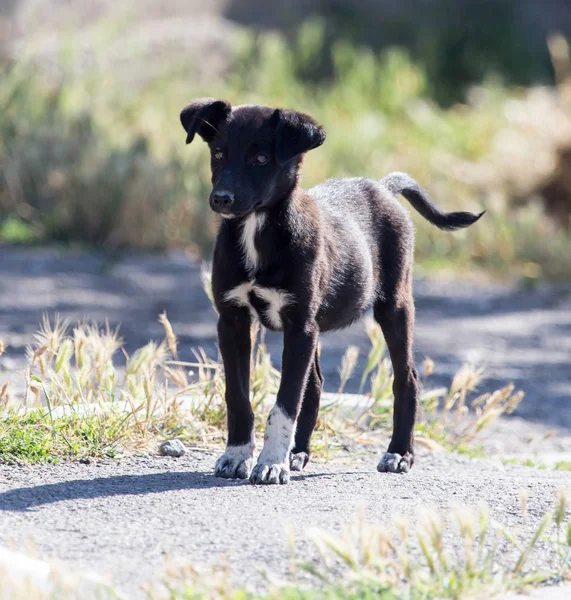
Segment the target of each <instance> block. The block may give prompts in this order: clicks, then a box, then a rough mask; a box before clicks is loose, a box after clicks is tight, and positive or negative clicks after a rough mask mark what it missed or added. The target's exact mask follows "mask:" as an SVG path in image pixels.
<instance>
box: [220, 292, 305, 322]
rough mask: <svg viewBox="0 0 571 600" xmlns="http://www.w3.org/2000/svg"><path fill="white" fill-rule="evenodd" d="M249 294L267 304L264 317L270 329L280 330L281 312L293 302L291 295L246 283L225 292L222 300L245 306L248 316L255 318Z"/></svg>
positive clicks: (255, 314)
mask: <svg viewBox="0 0 571 600" xmlns="http://www.w3.org/2000/svg"><path fill="white" fill-rule="evenodd" d="M250 292H254V294H256V296H258V297H259V298H260V299H261V300H263V301H264V302H266V303H267V304H268V307H267V308H266V309H265V310H264V316H265V317H266V319H267V320H268V321H269V322H270V324H271V325H272V327H273V328H274V329H278V330H280V329H282V327H283V323H282V317H281V311H282V310H283V308H284V307H286V306H288V305H289V304H291V303H292V302H293V301H294V297H293V294H290V293H288V292H284V291H283V290H279V289H277V288H265V287H261V286H259V285H254V284H253V283H252V282H251V281H246V282H245V283H241V284H240V285H238V286H236V287H235V288H233V289H231V290H230V291H229V292H226V294H225V295H224V299H225V300H226V302H232V303H234V304H237V305H238V306H245V307H246V308H248V309H250V314H251V315H252V317H254V318H255V317H256V316H257V313H256V311H255V310H254V307H253V306H252V304H251V303H250V298H249V294H250Z"/></svg>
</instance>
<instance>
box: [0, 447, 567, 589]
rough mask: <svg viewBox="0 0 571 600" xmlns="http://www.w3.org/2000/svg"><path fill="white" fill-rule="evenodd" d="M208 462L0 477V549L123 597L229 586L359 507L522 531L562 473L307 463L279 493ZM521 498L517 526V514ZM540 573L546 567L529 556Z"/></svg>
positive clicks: (141, 463) (74, 467)
mask: <svg viewBox="0 0 571 600" xmlns="http://www.w3.org/2000/svg"><path fill="white" fill-rule="evenodd" d="M215 457H216V453H213V452H206V451H200V450H191V451H189V452H187V454H186V455H185V456H183V457H181V458H179V459H172V458H166V457H158V456H149V457H138V458H132V459H129V460H123V461H121V462H113V463H106V464H102V463H100V464H91V465H80V464H77V463H76V464H66V465H60V466H41V467H40V466H38V467H13V466H11V467H8V466H0V545H1V544H8V545H10V544H12V548H13V549H22V547H23V546H25V545H26V544H28V543H29V542H31V541H33V545H34V546H35V548H36V551H37V554H38V557H39V558H41V559H55V558H57V559H60V560H64V561H66V562H67V563H68V564H69V565H70V566H71V568H73V569H76V568H77V569H89V570H90V571H93V572H96V573H98V574H99V575H102V576H104V577H107V578H109V579H110V580H111V581H112V582H113V583H114V584H115V585H117V586H119V587H120V588H121V589H122V590H124V591H125V592H127V593H128V594H129V595H130V596H132V597H134V598H137V597H142V592H141V591H140V586H141V584H143V583H144V582H147V581H148V580H150V579H153V578H157V577H158V576H159V575H160V573H161V572H162V571H163V570H164V568H165V566H166V565H167V564H168V563H169V562H170V563H171V564H172V562H177V561H181V560H190V561H192V562H193V563H194V564H196V565H205V564H213V563H215V564H228V565H229V567H230V572H231V576H232V578H233V580H234V581H235V582H236V583H238V584H247V585H250V586H258V585H261V584H263V581H264V580H263V577H262V575H261V573H263V572H269V573H271V574H273V575H274V576H280V577H285V576H287V574H288V568H289V565H290V563H291V561H290V558H291V554H290V545H289V539H290V533H289V532H290V531H293V532H294V536H295V540H296V544H295V546H296V555H297V556H299V557H304V558H311V557H312V556H315V550H314V547H313V545H312V544H311V543H310V542H309V540H308V531H309V530H310V529H311V528H312V527H318V528H327V529H329V530H332V531H339V530H341V529H342V528H343V527H344V526H345V525H346V524H347V523H348V522H349V521H351V520H352V519H353V518H354V517H355V516H356V514H357V511H358V510H359V508H360V507H365V510H366V514H367V517H368V519H369V520H370V521H371V522H381V523H382V522H387V521H388V520H389V518H390V516H391V515H392V514H396V513H398V514H403V515H407V516H409V517H411V518H412V519H413V520H415V519H416V518H417V511H418V508H419V507H421V506H432V507H434V508H436V509H437V510H439V511H441V512H443V513H444V514H446V513H447V512H448V511H449V509H450V507H451V506H452V505H454V504H456V503H463V504H464V503H465V504H468V505H472V506H475V505H477V504H478V503H480V502H482V501H483V502H487V503H488V504H489V506H490V508H491V516H492V517H493V518H496V519H497V520H498V521H500V522H502V523H504V524H506V525H509V526H511V527H514V528H520V529H521V530H523V531H526V532H528V533H529V532H530V531H531V530H532V528H533V527H534V526H535V525H536V524H537V522H538V520H539V519H540V517H541V516H542V515H543V514H544V512H545V511H546V510H548V508H549V507H550V505H551V503H552V501H553V498H554V494H555V491H556V490H557V489H558V488H561V487H570V486H571V474H570V473H560V472H552V471H537V472H536V471H533V470H531V469H527V468H523V467H508V468H505V467H502V466H501V465H499V464H495V463H493V462H490V461H480V460H478V461H476V460H468V459H465V458H463V457H455V456H450V455H432V456H424V457H421V459H420V461H419V463H418V465H417V466H415V468H414V469H413V470H412V472H411V473H410V474H409V475H406V476H398V475H388V474H385V475H382V474H379V473H377V471H376V469H375V465H376V460H375V458H376V457H375V456H367V457H362V458H361V459H358V458H356V459H352V460H351V461H350V462H346V463H345V462H343V463H334V464H328V465H324V464H311V463H310V465H309V467H308V470H307V472H306V473H304V474H302V475H293V476H292V481H291V483H290V484H289V485H287V486H269V487H266V486H252V485H250V484H249V483H247V482H234V481H228V480H222V479H216V478H214V477H213V475H212V469H213V465H214V461H215ZM520 489H524V490H526V492H527V494H528V496H529V499H528V517H527V520H524V518H523V517H522V513H521V511H520V509H519V502H520V501H519V491H520ZM539 557H540V563H543V565H544V566H545V565H546V564H548V563H549V560H550V556H549V555H548V554H546V553H544V551H540V553H539Z"/></svg>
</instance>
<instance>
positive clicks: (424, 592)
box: [149, 491, 571, 600]
mask: <svg viewBox="0 0 571 600" xmlns="http://www.w3.org/2000/svg"><path fill="white" fill-rule="evenodd" d="M521 522H522V526H520V527H517V528H510V527H507V526H505V525H503V524H502V523H499V522H498V521H496V520H494V519H493V518H492V517H491V515H490V510H489V508H488V507H487V506H486V505H484V504H482V505H480V506H479V507H477V508H474V507H468V506H464V505H456V506H454V507H453V508H452V510H450V511H449V512H448V513H447V514H444V513H440V512H437V511H435V510H432V509H427V508H425V507H421V508H420V509H419V510H418V514H417V515H416V517H415V518H414V519H413V520H411V519H409V518H408V517H404V516H402V515H393V516H392V517H390V518H389V519H387V521H386V522H385V523H371V522H369V521H367V520H366V518H365V511H364V509H362V510H361V511H360V512H359V513H358V514H357V516H356V518H355V519H354V520H353V521H352V522H351V523H349V524H348V525H347V526H345V527H344V529H343V530H342V531H341V532H335V533H333V532H330V531H323V530H317V529H314V530H310V531H309V537H310V538H311V539H312V541H313V543H314V545H315V549H316V550H317V556H316V557H315V556H313V557H312V558H311V560H308V557H306V556H301V557H300V556H298V555H297V554H296V553H295V539H292V540H291V541H292V543H291V547H292V557H291V561H290V562H291V572H290V576H289V577H288V579H287V580H286V581H285V582H281V583H280V584H279V585H278V586H276V585H275V584H273V585H272V584H271V586H270V591H269V592H266V593H264V594H259V593H254V592H251V591H246V590H237V589H236V588H235V587H234V586H232V584H231V583H230V581H229V573H228V569H227V568H225V567H224V566H221V567H217V568H210V569H199V568H197V567H196V566H194V565H190V564H188V563H183V564H178V565H176V564H175V565H170V567H169V569H168V571H167V573H166V575H165V577H164V580H163V583H162V584H161V585H155V586H153V587H152V588H151V589H152V591H151V592H150V593H149V596H150V597H151V598H153V599H155V600H159V599H164V598H169V599H171V600H190V599H191V598H192V599H194V598H201V599H202V598H204V599H212V600H234V599H238V598H241V599H244V598H251V599H259V600H261V599H262V598H264V599H266V600H268V599H270V598H272V599H278V598H279V599H292V600H293V599H296V600H317V599H323V600H325V599H328V600H338V599H339V600H340V599H341V598H349V599H351V600H357V599H363V598H380V599H384V600H416V599H421V598H426V599H430V598H435V599H436V598H438V599H444V598H450V599H455V600H460V599H468V598H469V599H480V598H482V599H483V598H489V597H490V596H493V595H496V594H500V593H503V592H506V591H507V590H526V589H530V588H531V587H535V586H537V585H540V584H546V583H552V584H556V583H559V582H561V581H562V580H564V579H566V578H567V577H568V576H569V574H570V571H569V560H570V557H571V521H570V520H569V500H568V496H567V494H566V493H565V492H563V491H560V492H559V493H558V495H557V497H556V498H555V501H554V503H553V508H552V510H550V511H549V512H547V513H546V514H544V515H539V516H538V517H536V518H535V519H534V520H533V521H532V520H530V517H529V515H528V513H527V509H526V503H525V494H522V502H521ZM538 546H541V553H542V555H543V564H547V565H549V566H548V567H547V568H546V570H545V571H544V570H542V569H541V568H540V567H538V562H537V558H538V557H536V556H535V550H536V549H537V548H538ZM546 556H547V558H546ZM302 575H303V577H301V576H302ZM308 575H309V577H310V579H309V582H310V583H309V585H308V580H307V576H308ZM300 581H303V582H304V583H303V586H300V584H299V582H300Z"/></svg>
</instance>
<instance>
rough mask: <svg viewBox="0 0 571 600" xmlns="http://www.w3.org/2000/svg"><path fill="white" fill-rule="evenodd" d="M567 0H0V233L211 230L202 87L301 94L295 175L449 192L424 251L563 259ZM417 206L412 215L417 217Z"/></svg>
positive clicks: (554, 275) (422, 227) (180, 237)
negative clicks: (200, 120) (194, 137)
mask: <svg viewBox="0 0 571 600" xmlns="http://www.w3.org/2000/svg"><path fill="white" fill-rule="evenodd" d="M567 38H569V39H571V5H570V3H569V2H568V0H543V1H542V2H536V1H534V0H529V1H523V0H522V1H515V0H407V2H401V1H398V0H292V1H288V2H267V1H266V0H211V1H209V2H203V1H202V2H198V1H196V0H185V1H183V0H163V1H161V2H156V1H153V0H138V1H137V2H136V3H135V2H132V1H124V2H121V1H118V0H115V1H111V0H90V2H89V3H87V2H83V1H81V0H0V241H3V242H18V243H38V242H42V243H43V242H46V241H57V242H64V243H80V244H85V245H89V246H101V247H104V248H106V249H110V250H116V249H121V248H127V247H131V248H139V249H147V250H148V249H152V250H161V249H165V248H169V247H173V246H183V247H186V248H189V249H191V250H192V251H193V252H195V253H196V254H200V253H206V252H208V250H209V249H210V247H211V244H212V240H213V236H214V234H215V229H216V223H215V221H214V219H213V217H212V216H211V215H210V214H209V211H208V207H207V201H206V199H207V196H208V192H209V173H208V154H207V152H206V149H205V147H204V146H203V144H201V143H195V144H193V145H192V146H189V147H186V146H185V144H184V135H183V131H182V129H181V127H180V124H179V121H178V113H179V111H180V109H181V108H182V107H183V106H184V105H185V104H187V103H188V102H190V101H191V100H192V99H193V98H195V97H198V96H204V95H208V96H218V97H222V98H225V99H228V100H230V101H231V102H232V103H233V104H240V103H245V102H259V103H264V104H270V105H278V106H287V107H292V108H296V109H299V110H303V111H306V112H309V113H311V114H312V115H314V116H315V117H316V119H318V120H319V121H320V122H321V123H323V125H324V126H325V128H326V130H327V132H328V138H327V142H326V143H325V145H324V146H323V147H322V148H320V149H319V150H318V151H315V152H312V153H310V155H308V157H307V161H306V165H305V171H304V184H305V185H306V186H310V185H312V184H314V183H317V182H319V181H321V180H323V179H325V178H327V177H332V176H346V175H367V176H371V177H377V178H379V179H380V178H381V177H382V176H384V175H385V174H386V173H387V172H389V171H391V170H402V171H407V172H409V173H410V174H412V175H413V176H414V177H415V178H416V179H418V180H419V181H420V182H421V184H422V185H423V186H424V187H425V188H426V189H427V190H429V192H430V193H431V195H432V197H433V198H434V199H435V200H436V202H437V203H438V204H439V205H440V206H442V207H443V208H445V209H447V210H453V209H459V208H460V209H467V210H473V211H478V210H481V209H482V208H485V209H486V210H487V211H488V213H487V215H486V217H485V219H483V220H482V222H481V223H480V224H478V226H476V227H473V228H470V229H468V230H465V231H462V232H458V233H457V234H455V235H447V234H443V233H442V232H439V231H437V230H435V229H434V228H432V227H430V226H429V225H427V224H425V223H423V222H422V220H421V219H418V220H417V222H418V224H419V227H418V243H417V261H418V264H419V269H421V270H432V269H449V270H454V271H458V270H463V271H466V270H483V271H485V272H486V273H489V274H491V275H492V276H497V277H502V278H504V277H509V278H515V279H518V280H520V281H524V282H527V283H533V282H535V281H540V280H542V279H551V280H563V279H568V278H569V276H570V275H571V243H570V237H569V229H570V227H571V69H570V65H569V48H568V45H567V42H566V39H567ZM414 218H415V219H417V217H416V215H415V217H414Z"/></svg>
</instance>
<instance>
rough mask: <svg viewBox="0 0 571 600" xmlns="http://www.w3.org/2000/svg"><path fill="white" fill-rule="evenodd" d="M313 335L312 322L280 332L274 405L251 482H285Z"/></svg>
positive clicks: (305, 382)
mask: <svg viewBox="0 0 571 600" xmlns="http://www.w3.org/2000/svg"><path fill="white" fill-rule="evenodd" d="M317 338H318V329H317V325H315V324H312V325H311V326H309V327H308V326H306V327H303V328H297V327H290V328H287V329H286V330H285V332H284V351H283V356H282V380H281V384H280V389H279V390H278V396H277V400H276V404H275V406H274V407H273V408H272V410H271V411H270V414H269V416H268V421H267V424H266V433H265V436H264V447H263V449H262V452H261V453H260V456H259V458H258V463H257V464H256V466H255V467H254V470H253V471H252V475H251V477H250V481H251V482H252V483H287V482H288V481H289V469H290V465H289V454H290V450H291V448H292V446H293V441H294V436H295V424H296V419H297V416H298V414H299V410H300V408H301V400H302V397H303V393H304V391H305V386H306V385H307V378H308V376H309V369H310V367H311V361H312V360H313V356H314V354H315V349H316V347H317Z"/></svg>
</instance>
